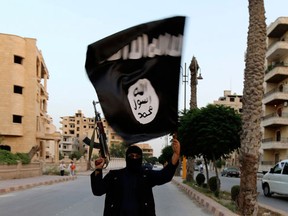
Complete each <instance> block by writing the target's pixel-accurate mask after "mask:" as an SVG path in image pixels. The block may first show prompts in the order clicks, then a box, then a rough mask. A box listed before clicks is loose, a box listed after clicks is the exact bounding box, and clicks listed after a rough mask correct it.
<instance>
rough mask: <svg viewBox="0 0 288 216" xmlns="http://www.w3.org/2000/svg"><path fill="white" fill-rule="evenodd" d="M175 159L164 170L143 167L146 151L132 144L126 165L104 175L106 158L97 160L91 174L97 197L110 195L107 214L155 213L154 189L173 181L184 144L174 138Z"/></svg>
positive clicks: (151, 215) (142, 215)
mask: <svg viewBox="0 0 288 216" xmlns="http://www.w3.org/2000/svg"><path fill="white" fill-rule="evenodd" d="M172 149H173V155H172V158H171V161H170V162H169V163H168V165H167V166H165V167H164V168H163V169H162V170H144V169H142V159H143V155H142V150H141V149H140V148H139V147H137V146H133V145H132V146H130V147H129V148H128V149H127V151H126V167H125V168H123V169H119V170H111V171H109V172H108V173H107V175H105V177H104V178H103V173H102V168H103V166H104V159H102V158H100V159H97V160H96V162H95V166H96V170H95V171H94V172H93V173H92V174H91V188H92V192H93V194H94V195H95V196H101V195H103V194H106V198H105V209H104V216H155V215H156V214H155V203H154V197H153V193H152V188H153V187H154V186H156V185H162V184H165V183H167V182H170V181H171V179H172V178H173V176H174V173H175V170H176V168H177V166H178V161H179V156H180V143H179V141H178V140H177V139H173V140H172Z"/></svg>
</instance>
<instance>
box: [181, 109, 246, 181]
mask: <svg viewBox="0 0 288 216" xmlns="http://www.w3.org/2000/svg"><path fill="white" fill-rule="evenodd" d="M240 131H241V117H240V115H239V114H237V113H236V111H235V110H234V109H232V108H230V107H225V106H222V105H212V104H210V105H208V106H207V107H203V108H201V109H192V110H189V111H187V112H185V113H183V115H182V116H180V125H179V128H178V139H179V141H180V143H181V153H182V155H185V156H186V157H196V156H203V158H204V161H205V165H206V164H207V160H212V161H213V163H214V165H215V161H216V160H217V159H220V158H222V157H224V158H225V157H226V156H228V155H229V154H230V153H231V152H232V151H234V150H235V149H238V148H239V147H240ZM206 172H207V176H208V169H206ZM216 175H217V177H218V173H217V169H216Z"/></svg>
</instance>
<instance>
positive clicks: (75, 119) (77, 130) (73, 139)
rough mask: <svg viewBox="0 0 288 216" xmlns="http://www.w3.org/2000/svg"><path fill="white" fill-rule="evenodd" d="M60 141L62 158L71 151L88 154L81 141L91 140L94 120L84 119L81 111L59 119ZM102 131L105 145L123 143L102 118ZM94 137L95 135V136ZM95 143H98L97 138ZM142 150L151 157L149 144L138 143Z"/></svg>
mask: <svg viewBox="0 0 288 216" xmlns="http://www.w3.org/2000/svg"><path fill="white" fill-rule="evenodd" d="M61 119H62V120H61V122H60V123H61V125H62V126H61V128H60V130H62V136H61V137H62V139H61V141H60V143H59V151H60V152H61V153H62V155H63V156H69V155H70V154H71V153H72V152H73V151H78V150H83V151H84V152H86V153H87V152H88V149H89V145H87V144H85V143H84V142H83V140H84V139H85V138H86V137H87V138H89V139H91V137H92V133H93V130H94V127H95V118H94V117H93V118H91V117H85V116H84V114H83V113H82V111H81V110H78V111H77V113H75V115H74V116H64V117H61ZM102 123H103V126H104V131H105V133H106V137H107V145H108V147H110V146H111V145H112V144H115V145H119V144H121V143H123V142H124V141H123V139H122V138H121V137H120V136H119V135H118V134H117V133H116V132H115V131H114V130H113V129H112V128H111V127H110V126H109V124H108V122H107V121H106V119H104V118H102ZM95 136H96V135H95ZM95 142H98V139H97V136H96V137H95ZM137 146H139V147H140V148H141V149H142V150H143V155H144V156H147V157H152V156H153V149H152V148H151V146H150V145H149V144H145V143H138V144H137ZM98 153H99V152H98V150H96V149H94V150H93V154H98Z"/></svg>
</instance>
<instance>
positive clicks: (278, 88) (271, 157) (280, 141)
mask: <svg viewBox="0 0 288 216" xmlns="http://www.w3.org/2000/svg"><path fill="white" fill-rule="evenodd" d="M262 102H263V109H264V116H263V119H262V123H261V124H262V127H263V140H262V144H261V165H260V166H261V167H260V170H265V171H267V170H269V169H270V168H271V167H272V166H273V165H274V164H275V163H277V162H278V161H280V160H283V159H287V158H288V17H279V18H278V19H277V20H276V21H275V22H273V23H271V24H270V25H269V26H268V28H267V53H266V71H265V77H264V96H263V101H262Z"/></svg>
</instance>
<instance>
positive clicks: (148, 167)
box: [142, 163, 153, 170]
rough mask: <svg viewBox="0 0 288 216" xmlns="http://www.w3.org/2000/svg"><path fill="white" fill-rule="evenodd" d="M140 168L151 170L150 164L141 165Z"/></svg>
mask: <svg viewBox="0 0 288 216" xmlns="http://www.w3.org/2000/svg"><path fill="white" fill-rule="evenodd" d="M142 167H143V168H144V169H145V170H152V169H153V165H152V164H151V163H143V164H142Z"/></svg>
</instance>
